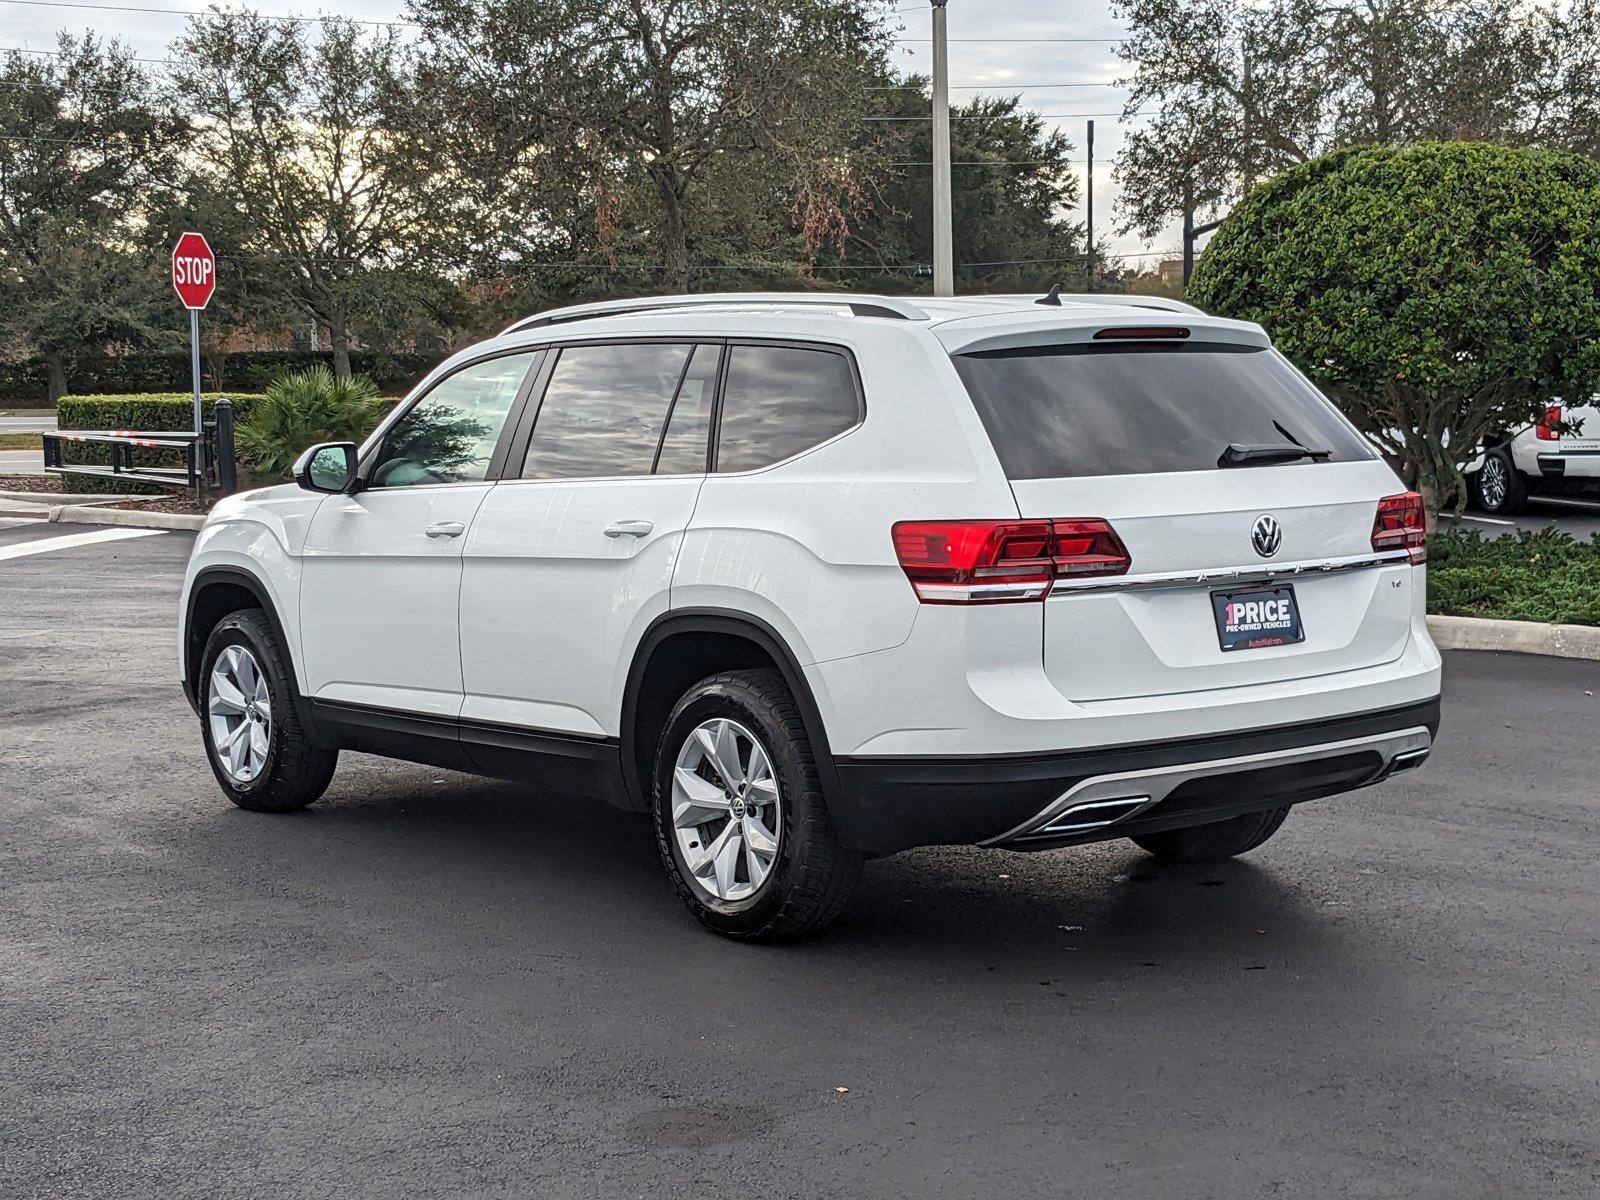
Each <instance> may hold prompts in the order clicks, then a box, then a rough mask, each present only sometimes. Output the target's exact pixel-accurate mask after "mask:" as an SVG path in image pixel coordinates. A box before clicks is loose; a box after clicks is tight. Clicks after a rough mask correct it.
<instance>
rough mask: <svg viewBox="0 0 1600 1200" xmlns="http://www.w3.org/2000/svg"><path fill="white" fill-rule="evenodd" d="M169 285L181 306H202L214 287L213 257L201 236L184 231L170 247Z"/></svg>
mask: <svg viewBox="0 0 1600 1200" xmlns="http://www.w3.org/2000/svg"><path fill="white" fill-rule="evenodd" d="M172 286H173V288H174V290H176V291H177V293H178V299H180V300H182V301H183V306H184V307H185V308H204V307H205V306H206V305H207V304H208V303H210V301H211V293H212V292H214V291H216V290H217V256H216V255H215V254H213V253H211V247H210V246H209V245H207V244H206V239H205V237H204V236H202V235H201V234H198V233H186V234H184V235H183V236H182V237H181V238H179V239H178V244H177V245H176V246H174V247H173V248H172Z"/></svg>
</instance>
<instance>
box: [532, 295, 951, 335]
mask: <svg viewBox="0 0 1600 1200" xmlns="http://www.w3.org/2000/svg"><path fill="white" fill-rule="evenodd" d="M711 305H771V306H773V307H775V308H777V307H796V306H800V305H808V306H814V307H818V308H835V309H839V308H844V309H849V311H850V312H851V313H852V314H853V315H855V316H858V317H889V318H892V319H894V320H898V321H926V320H927V319H928V314H927V313H925V312H923V311H922V310H921V309H920V308H918V307H917V306H916V305H914V304H909V303H907V302H906V301H904V300H900V299H897V298H895V297H892V296H853V295H850V294H849V293H847V292H701V293H698V294H696V295H693V296H639V297H635V298H634V299H631V300H601V301H599V302H598V303H594V304H573V305H569V306H568V307H566V308H552V309H550V310H549V311H548V312H542V313H537V314H535V315H534V316H531V317H524V318H523V319H522V320H520V321H517V322H515V323H513V324H511V325H509V326H507V327H506V328H505V330H503V332H504V333H522V332H524V331H526V330H529V329H542V328H544V327H545V326H547V325H560V324H563V323H565V322H567V321H588V320H593V319H595V318H596V317H615V316H621V315H623V314H626V313H641V312H657V311H660V310H663V309H673V308H703V307H707V306H711Z"/></svg>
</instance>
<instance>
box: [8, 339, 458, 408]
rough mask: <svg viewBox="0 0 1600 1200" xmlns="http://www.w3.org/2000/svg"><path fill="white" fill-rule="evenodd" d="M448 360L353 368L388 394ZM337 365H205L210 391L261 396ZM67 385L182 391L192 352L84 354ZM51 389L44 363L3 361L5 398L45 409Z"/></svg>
mask: <svg viewBox="0 0 1600 1200" xmlns="http://www.w3.org/2000/svg"><path fill="white" fill-rule="evenodd" d="M443 358H444V355H443V354H409V353H408V354H373V353H369V352H367V351H352V352H351V355H350V366H351V369H352V370H353V371H355V372H356V373H357V374H360V375H365V376H367V377H368V378H369V379H371V380H372V381H373V382H374V383H376V384H377V385H378V390H379V391H381V392H382V393H384V395H386V396H398V395H402V394H404V393H405V392H408V391H410V390H411V388H412V387H413V385H415V384H416V383H417V382H418V381H419V380H420V379H421V378H422V377H423V376H424V375H426V374H427V373H428V372H429V371H431V370H432V369H433V368H434V366H436V365H437V364H438V363H439V362H440V361H442V359H443ZM331 362H332V357H331V356H330V355H328V354H326V353H320V352H313V351H310V350H246V351H240V352H238V353H235V354H207V355H205V356H203V357H202V359H201V361H200V374H201V379H202V385H203V386H204V387H205V388H206V390H207V391H216V392H230V393H232V392H260V391H265V390H266V387H267V384H269V383H271V382H272V381H273V380H274V379H276V378H277V377H278V376H279V375H282V374H284V373H285V372H288V371H303V370H305V369H306V368H308V367H312V366H317V365H319V364H320V365H323V366H326V365H328V364H329V363H331ZM67 386H68V387H70V388H71V389H72V391H73V392H74V393H76V394H83V393H86V392H106V393H111V394H116V395H123V394H131V393H161V392H173V393H176V392H182V391H183V390H184V389H185V388H187V387H189V386H190V378H189V356H188V354H186V353H185V354H125V355H118V356H117V357H115V358H113V357H110V356H106V355H93V356H87V355H86V356H84V357H83V358H80V359H76V360H74V361H73V362H70V363H68V364H67ZM48 395H49V389H48V387H47V384H46V376H45V369H44V364H43V363H42V362H38V361H32V360H30V361H26V362H21V363H0V400H3V401H7V402H9V403H12V404H22V403H26V404H35V405H41V406H42V405H45V404H47V403H48V400H47V399H46V397H47V396H48Z"/></svg>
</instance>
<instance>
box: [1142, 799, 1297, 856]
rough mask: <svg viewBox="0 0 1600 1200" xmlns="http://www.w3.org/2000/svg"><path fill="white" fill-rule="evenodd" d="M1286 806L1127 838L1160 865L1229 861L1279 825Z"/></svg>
mask: <svg viewBox="0 0 1600 1200" xmlns="http://www.w3.org/2000/svg"><path fill="white" fill-rule="evenodd" d="M1288 815H1289V806H1288V805H1284V806H1283V807H1282V808H1269V809H1265V810H1263V811H1262V812H1254V813H1245V815H1244V816H1242V817H1230V818H1229V819H1228V820H1226V821H1212V822H1211V823H1210V824H1207V825H1191V826H1190V827H1189V828H1187V829H1164V830H1162V831H1161V832H1160V833H1141V834H1137V835H1136V836H1134V837H1133V838H1132V839H1130V840H1131V841H1132V842H1133V844H1134V845H1136V846H1138V847H1139V849H1141V850H1143V851H1145V852H1146V853H1147V854H1153V855H1155V857H1156V858H1159V859H1161V860H1162V861H1163V862H1175V863H1204V862H1217V861H1218V860H1220V859H1224V858H1233V857H1234V856H1235V855H1239V854H1243V853H1245V852H1246V851H1247V850H1254V849H1255V848H1256V847H1257V846H1259V845H1261V843H1262V842H1264V841H1266V840H1267V839H1268V838H1269V837H1271V836H1272V835H1273V834H1275V833H1277V832H1278V828H1279V827H1280V826H1281V825H1282V824H1283V821H1284V818H1285V817H1287V816H1288Z"/></svg>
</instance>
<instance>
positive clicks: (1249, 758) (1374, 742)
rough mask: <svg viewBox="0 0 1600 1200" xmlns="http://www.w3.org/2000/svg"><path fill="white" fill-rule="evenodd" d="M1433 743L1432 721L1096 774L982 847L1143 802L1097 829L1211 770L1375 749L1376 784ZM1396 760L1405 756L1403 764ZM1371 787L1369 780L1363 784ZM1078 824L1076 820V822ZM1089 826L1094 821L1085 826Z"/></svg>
mask: <svg viewBox="0 0 1600 1200" xmlns="http://www.w3.org/2000/svg"><path fill="white" fill-rule="evenodd" d="M1432 746H1433V735H1432V734H1430V733H1429V732H1428V730H1427V727H1426V726H1423V725H1417V726H1414V727H1412V728H1410V729H1400V730H1396V731H1394V732H1392V733H1379V734H1373V735H1372V736H1370V737H1362V738H1350V739H1347V740H1345V741H1341V742H1323V743H1321V744H1320V745H1316V746H1296V747H1293V748H1291V749H1287V750H1269V751H1266V752H1265V753H1262V754H1245V755H1240V756H1238V757H1235V758H1214V759H1210V760H1209V761H1206V762H1192V763H1178V764H1176V765H1175V766H1170V767H1156V768H1153V769H1151V770H1146V771H1122V772H1119V773H1118V774H1115V775H1096V776H1093V777H1092V778H1089V779H1085V780H1082V781H1080V782H1078V783H1075V784H1073V785H1072V787H1070V788H1068V789H1067V790H1066V791H1064V792H1062V793H1061V795H1059V796H1057V797H1056V798H1055V799H1054V800H1052V801H1051V802H1050V803H1049V804H1048V805H1047V806H1046V807H1045V809H1044V811H1042V812H1040V813H1038V814H1037V815H1036V816H1033V817H1030V818H1029V819H1028V820H1026V821H1024V822H1023V823H1022V824H1021V825H1018V826H1017V827H1016V828H1015V829H1012V830H1009V831H1007V832H1005V833H1002V834H1001V835H1000V836H999V837H994V838H990V839H989V840H988V841H986V842H980V843H979V845H982V846H1000V845H1004V844H1005V843H1007V842H1015V841H1025V840H1027V839H1028V838H1030V837H1059V836H1062V835H1063V834H1068V835H1070V834H1071V833H1074V832H1078V831H1079V830H1078V829H1077V828H1076V827H1075V828H1071V829H1060V830H1051V829H1049V826H1051V825H1052V824H1054V823H1055V822H1056V821H1057V820H1058V819H1059V818H1060V817H1061V816H1062V815H1063V814H1064V813H1067V812H1069V811H1073V810H1077V809H1081V808H1084V807H1086V806H1088V805H1091V804H1092V805H1097V806H1098V805H1103V804H1106V803H1107V802H1109V801H1116V800H1122V801H1138V802H1139V803H1138V806H1137V807H1135V808H1131V809H1130V810H1129V811H1127V812H1125V813H1123V814H1121V815H1120V816H1118V817H1117V818H1116V819H1115V820H1114V821H1100V822H1096V823H1095V826H1096V827H1097V828H1105V827H1108V826H1110V825H1116V824H1120V823H1121V822H1123V821H1126V820H1127V819H1128V818H1129V817H1134V816H1138V815H1139V814H1140V813H1142V812H1144V811H1145V810H1146V809H1149V808H1153V807H1154V806H1155V805H1157V804H1160V803H1161V801H1163V800H1165V799H1166V798H1167V797H1168V796H1170V795H1171V794H1172V793H1173V792H1175V791H1177V790H1178V788H1179V787H1181V786H1182V785H1183V784H1185V783H1188V782H1189V781H1190V780H1191V779H1200V778H1204V777H1206V776H1209V775H1231V774H1233V773H1235V772H1238V771H1254V770H1257V769H1259V768H1262V767H1279V766H1287V765H1289V764H1291V763H1299V762H1312V761H1314V760H1316V759H1319V758H1333V757H1336V756H1338V755H1341V754H1348V753H1350V752H1352V751H1355V752H1360V751H1363V750H1374V751H1377V753H1378V754H1379V755H1380V756H1381V757H1382V759H1383V766H1382V767H1381V768H1379V770H1377V771H1376V772H1374V774H1373V777H1372V779H1370V780H1368V781H1367V782H1368V783H1376V782H1378V781H1379V780H1380V779H1383V778H1384V777H1385V776H1387V775H1388V774H1389V773H1390V772H1391V771H1392V770H1393V769H1394V768H1395V766H1397V765H1403V766H1407V767H1410V766H1415V765H1416V764H1417V763H1418V762H1419V761H1420V760H1421V758H1422V757H1425V756H1426V755H1427V752H1428V751H1429V750H1430V749H1431V748H1432ZM1396 760H1403V761H1402V762H1401V763H1398V764H1397V762H1396ZM1362 786H1365V785H1362ZM1074 825H1076V823H1074ZM1083 828H1084V829H1087V828H1088V826H1087V825H1085V826H1084V827H1083Z"/></svg>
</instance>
